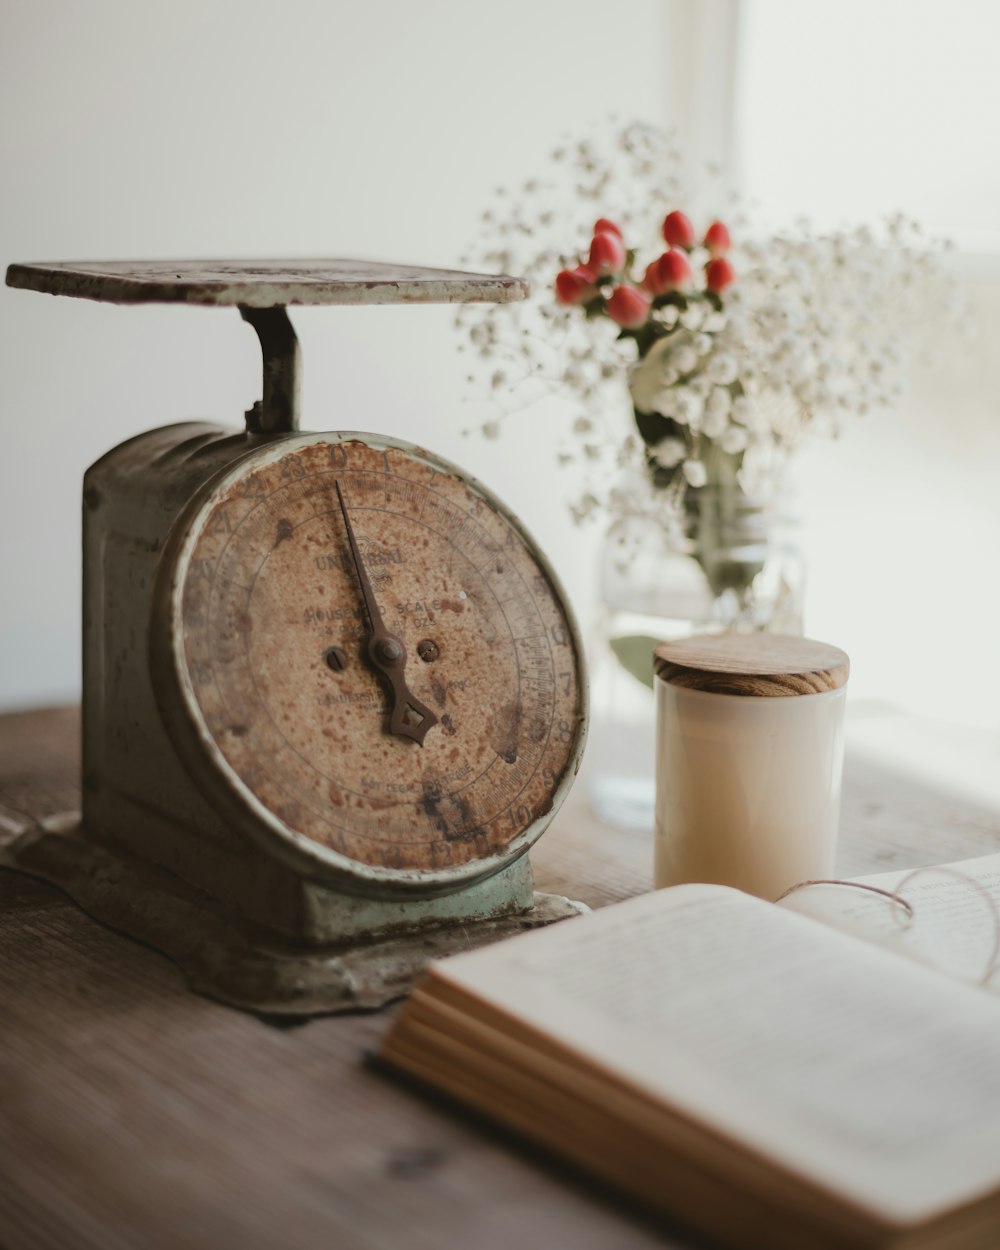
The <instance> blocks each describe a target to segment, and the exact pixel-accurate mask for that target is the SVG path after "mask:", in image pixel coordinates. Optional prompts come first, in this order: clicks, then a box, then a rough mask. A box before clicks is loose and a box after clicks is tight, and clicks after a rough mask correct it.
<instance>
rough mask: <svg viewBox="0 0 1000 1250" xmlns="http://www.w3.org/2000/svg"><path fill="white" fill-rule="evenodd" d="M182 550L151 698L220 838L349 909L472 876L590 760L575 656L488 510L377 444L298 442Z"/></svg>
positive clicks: (556, 593)
mask: <svg viewBox="0 0 1000 1250" xmlns="http://www.w3.org/2000/svg"><path fill="white" fill-rule="evenodd" d="M175 535H176V541H174V550H173V551H172V552H169V553H168V557H169V558H168V559H167V560H166V561H165V570H164V572H163V573H162V574H161V582H162V581H164V580H165V583H166V584H165V586H162V587H161V595H160V597H159V599H158V602H159V604H160V610H159V612H158V613H157V615H160V616H162V618H163V620H164V621H165V622H166V632H165V634H164V633H163V632H162V630H161V646H160V654H162V653H163V651H164V649H165V650H166V653H167V662H166V664H165V665H163V666H161V671H165V672H166V678H165V679H164V680H161V681H159V682H158V686H157V692H158V696H159V698H160V704H161V709H162V710H163V712H164V716H165V719H166V721H167V724H168V727H170V729H171V733H172V737H173V739H174V741H175V743H176V744H177V746H178V749H179V751H180V754H181V755H182V758H184V759H185V761H186V762H187V763H188V766H189V767H190V768H192V769H193V770H194V771H196V773H197V776H198V779H199V780H200V781H201V782H202V783H203V784H204V786H205V787H206V791H207V792H208V797H209V798H210V799H211V798H213V797H215V796H219V795H221V797H222V809H223V811H224V814H225V815H226V817H227V819H229V821H230V823H233V822H234V820H239V821H240V823H241V824H243V825H244V826H245V827H246V828H247V829H248V831H250V832H251V833H252V834H253V835H254V836H256V837H257V839H258V841H260V840H261V839H263V840H264V841H265V842H266V843H267V845H268V846H269V847H271V849H273V850H276V851H277V852H278V853H283V854H285V855H286V856H289V855H290V856H292V857H293V858H294V859H295V860H296V861H297V862H299V863H300V864H302V865H303V866H305V867H306V868H307V869H308V870H309V871H310V872H311V873H312V875H314V876H318V877H322V876H324V875H333V876H339V877H343V876H347V877H351V878H354V879H355V880H356V882H357V883H358V885H359V887H361V888H363V883H364V882H366V881H367V882H369V883H376V884H377V883H380V882H381V883H383V884H384V883H386V882H390V883H398V884H399V885H401V886H403V887H406V886H408V885H411V884H412V885H418V884H421V883H422V884H424V885H427V884H438V885H445V886H446V885H448V884H450V883H453V882H454V883H458V882H462V881H467V880H470V879H473V878H476V877H479V876H484V875H487V874H488V873H490V872H494V871H496V870H497V869H498V868H500V867H502V866H504V865H505V864H506V863H507V862H509V861H510V860H511V859H513V858H515V857H516V856H517V855H518V854H520V853H521V852H522V851H523V850H525V849H526V848H527V846H528V845H530V843H531V842H532V841H533V840H534V839H535V838H536V837H537V836H538V834H540V833H541V832H542V830H543V829H544V827H545V825H546V823H547V822H548V820H549V819H550V818H551V815H552V813H553V812H554V810H555V808H556V807H557V806H558V803H559V802H560V801H561V799H562V797H563V795H564V793H565V791H566V790H567V789H568V787H569V784H570V783H571V781H572V776H573V774H574V772H575V770H576V767H577V764H578V761H579V755H580V752H581V749H582V742H583V736H584V721H585V692H584V689H583V684H584V681H583V670H582V658H581V648H580V644H579V637H578V634H577V630H576V627H575V624H574V622H573V619H572V614H571V612H570V610H569V609H568V607H567V605H566V602H565V599H564V596H563V594H562V591H561V589H560V587H559V585H558V582H557V581H556V579H555V577H554V575H553V574H552V572H551V570H550V569H549V568H548V565H547V564H546V562H545V560H544V557H542V556H541V555H540V553H539V552H538V550H537V548H535V546H534V544H533V543H532V541H531V540H530V538H528V536H527V535H526V534H525V532H524V530H523V529H522V528H521V526H520V525H519V524H518V523H517V521H516V520H515V519H514V518H513V517H512V516H511V515H510V514H509V513H508V512H507V511H506V510H505V509H504V508H503V507H502V505H500V504H499V502H498V501H497V500H496V499H494V498H493V497H492V496H491V495H490V494H489V493H488V492H487V491H486V490H484V489H483V488H482V487H481V486H479V485H478V484H476V483H474V482H472V481H471V480H470V479H469V478H468V477H466V476H465V475H463V474H462V473H461V472H460V471H459V470H457V469H455V468H454V467H453V466H451V465H448V464H447V463H445V462H444V461H441V460H439V459H437V458H436V457H433V456H431V455H429V454H428V453H426V452H423V451H420V450H418V449H416V448H412V447H408V446H406V445H402V444H398V443H395V442H393V441H392V440H388V439H382V438H379V437H377V436H374V435H350V434H327V435H298V436H289V437H288V438H285V439H281V440H279V441H277V442H273V443H268V444H267V445H265V446H262V447H261V448H259V449H257V450H256V451H254V452H252V453H251V454H250V455H248V456H247V457H245V458H243V459H241V460H240V461H239V462H238V464H237V466H236V467H233V468H230V469H228V470H227V471H226V472H225V473H224V474H222V475H221V477H220V478H218V479H216V480H215V481H213V482H212V483H210V485H209V487H207V488H206V490H205V491H204V492H202V495H201V496H200V497H199V499H197V500H196V501H195V503H194V504H193V505H192V507H191V508H190V509H189V510H188V512H187V514H185V515H184V516H183V517H182V518H181V523H180V524H179V526H178V527H177V528H176V530H175ZM352 539H353V545H352ZM364 582H367V594H368V595H369V596H370V599H366V587H365V585H364ZM164 596H165V599H166V602H164ZM371 599H373V600H374V603H371V601H370V600H371ZM373 614H374V615H375V616H380V617H381V620H379V621H375V620H373ZM156 630H157V625H156V621H155V620H154V656H155V655H156V654H157V652H156V650H155V648H156ZM379 631H381V632H379ZM386 637H388V639H389V640H390V642H389V643H388V644H387V643H386V642H385V638H386ZM400 652H401V654H400ZM154 672H155V669H154ZM394 710H395V712H396V716H395V717H394V716H393V711H394ZM394 722H395V724H396V730H397V731H394V729H393V724H394ZM407 735H409V736H407ZM421 737H422V741H420V740H419V739H420V738H421ZM234 813H235V816H234Z"/></svg>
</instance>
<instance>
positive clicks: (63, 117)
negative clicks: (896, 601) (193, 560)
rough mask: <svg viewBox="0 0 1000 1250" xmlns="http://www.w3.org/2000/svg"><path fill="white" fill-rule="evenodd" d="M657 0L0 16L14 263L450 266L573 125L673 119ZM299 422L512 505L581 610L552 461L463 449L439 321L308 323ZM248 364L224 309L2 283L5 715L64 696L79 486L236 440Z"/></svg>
mask: <svg viewBox="0 0 1000 1250" xmlns="http://www.w3.org/2000/svg"><path fill="white" fill-rule="evenodd" d="M666 16H667V11H666V8H665V6H664V5H663V4H662V3H660V2H659V0H627V3H624V4H619V5H617V6H615V9H614V15H613V17H612V16H611V14H610V13H609V9H608V6H607V5H606V4H604V3H598V2H596V0H544V3H538V0H504V3H503V4H493V3H487V2H485V0H422V2H421V3H419V4H415V3H410V2H409V0H365V2H364V3H359V2H358V0H349V2H347V0H286V3H284V4H282V5H275V4H270V3H263V2H262V0H171V2H170V3H169V4H152V3H142V2H137V0H88V3H87V4H79V3H75V2H73V0H7V3H6V4H5V6H4V19H3V37H2V40H0V169H2V170H3V179H4V194H3V207H2V210H0V259H2V261H3V262H4V263H5V264H6V263H9V262H10V261H15V260H45V259H74V258H75V259H94V258H145V257H205V256H212V255H218V256H228V257H232V256H241V255H248V256H254V255H290V256H295V255H299V256H303V255H346V256H361V257H368V258H372V259H394V260H401V261H407V262H410V263H417V264H429V265H444V266H454V265H455V264H456V263H457V260H458V257H459V255H460V254H461V252H462V250H463V248H464V247H465V246H466V244H467V243H468V242H469V241H470V240H471V239H472V238H474V237H475V233H476V227H477V223H478V217H479V214H480V212H481V210H482V209H483V208H484V207H486V206H487V204H488V203H489V201H490V200H491V198H492V193H493V189H494V187H495V186H496V185H498V184H508V185H519V184H520V183H521V182H523V180H524V178H525V177H526V176H528V175H530V174H531V173H533V172H534V173H537V172H538V171H539V169H540V168H542V169H543V168H544V165H545V161H546V155H547V153H548V152H549V150H550V149H551V147H552V146H553V144H554V143H555V142H557V141H558V140H559V139H560V137H561V136H562V135H563V133H564V132H565V131H574V132H579V130H580V129H581V127H586V126H587V125H588V124H590V123H592V122H594V121H597V120H599V119H602V118H603V117H604V116H605V115H606V114H607V113H608V112H609V111H610V110H612V109H613V110H616V111H617V112H618V113H619V114H620V115H621V116H622V117H633V116H634V117H641V118H643V119H645V120H648V121H653V122H659V121H661V120H663V117H662V115H663V112H664V110H665V100H666V88H665V86H664V83H663V75H662V72H661V70H662V64H663V54H662V49H663V47H664V45H665V42H666V34H665V30H666ZM293 319H294V321H295V324H296V326H297V329H298V332H299V337H300V339H301V341H302V346H303V352H304V359H305V379H304V421H303V424H304V425H305V426H306V427H307V428H314V429H322V428H356V429H375V430H379V431H382V432H386V433H391V434H396V435H399V436H401V437H405V438H410V439H415V440H418V441H421V442H423V443H425V444H426V445H428V446H430V447H432V448H434V449H435V450H437V451H439V452H441V453H442V454H444V455H446V456H449V457H451V458H453V459H455V460H457V461H458V462H459V463H462V464H465V465H466V466H467V467H468V468H469V469H470V470H472V471H473V472H475V473H477V474H478V475H479V476H480V477H482V478H483V479H484V480H485V481H486V482H487V483H489V484H490V485H491V486H492V487H493V488H494V489H495V490H497V491H498V492H499V493H500V494H501V495H503V496H504V497H505V498H506V499H507V500H508V501H509V502H510V503H511V505H512V506H513V507H514V508H515V510H516V511H519V512H520V513H521V515H522V516H523V518H524V519H525V520H526V522H527V524H528V525H529V527H530V528H532V529H533V531H534V532H535V534H536V536H537V537H538V538H539V540H540V541H541V542H542V544H543V545H544V546H545V547H546V548H547V549H548V551H549V553H550V555H551V556H552V558H553V560H554V561H555V563H556V565H557V567H559V568H560V570H561V571H562V573H563V574H564V576H565V580H566V581H567V583H568V585H569V589H570V591H571V594H572V596H573V597H574V599H575V600H576V602H577V605H578V608H579V609H580V610H581V614H583V615H586V614H587V611H588V609H589V603H590V596H591V586H592V577H591V569H592V559H591V552H592V550H593V548H594V545H595V543H596V534H594V533H592V534H591V535H590V536H589V538H588V540H587V541H586V542H585V544H584V546H583V548H581V542H580V538H579V535H578V534H577V533H576V532H575V531H574V530H573V529H572V528H571V525H570V522H569V521H568V519H567V516H566V512H565V509H564V508H563V506H562V504H561V499H562V497H564V496H568V495H569V494H571V493H572V492H571V484H570V483H568V482H564V481H559V482H556V483H555V484H554V483H553V478H554V476H555V470H554V468H553V467H552V466H553V457H552V455H550V454H549V447H550V446H551V442H550V439H551V440H552V441H554V432H552V433H550V432H549V431H548V430H546V429H544V428H539V427H538V426H537V425H536V424H534V423H532V425H531V426H530V428H531V430H532V435H533V438H538V443H539V447H538V449H537V450H536V451H533V452H532V454H530V455H525V448H524V447H523V446H518V444H517V441H516V440H511V439H508V440H504V441H502V442H500V443H498V444H485V443H484V442H482V441H481V440H480V439H478V438H470V439H463V438H462V436H461V430H462V428H463V426H464V424H465V417H464V414H463V393H464V392H463V381H462V379H463V377H464V371H463V369H462V367H461V357H459V356H458V355H457V353H456V350H455V348H456V343H457V338H456V335H455V333H454V331H453V330H452V327H451V312H450V311H449V310H448V309H446V308H416V309H415V308H395V309H393V308H388V309H361V310H354V309H305V310H301V311H298V312H293ZM259 368H260V365H259V352H258V349H257V345H256V339H255V337H254V335H253V332H252V331H251V330H250V328H249V327H247V326H245V325H243V323H242V322H241V321H240V319H239V316H238V314H237V312H236V311H235V310H229V309H226V310H221V309H196V308H170V307H155V306H150V307H140V308H124V309H122V308H116V307H112V306H110V305H102V304H95V303H89V302H86V301H81V300H68V299H53V298H51V297H48V296H43V295H37V294H34V293H30V292H23V291H11V290H7V289H6V288H4V289H2V290H0V371H2V373H0V376H2V409H0V708H10V707H15V706H19V705H27V704H32V703H37V702H41V701H54V700H62V699H68V698H73V697H75V695H76V692H77V687H78V681H79V665H78V656H77V651H78V616H79V607H78V597H79V567H78V560H79V556H78V552H79V519H78V510H79V503H78V501H79V487H80V478H81V475H82V473H83V471H84V469H85V467H86V466H87V464H88V463H90V462H91V461H92V460H94V459H95V458H96V457H97V456H99V455H100V454H101V453H102V452H104V451H105V450H106V449H107V448H108V447H110V446H112V445H114V444H115V443H117V442H119V441H120V440H122V439H124V438H127V437H129V436H131V435H133V434H135V433H138V432H139V431H141V430H143V429H146V428H148V427H151V426H155V425H158V424H163V423H167V422H170V421H176V420H182V419H186V418H189V417H192V416H201V417H209V418H212V419H217V420H219V421H220V422H222V423H227V424H228V423H239V422H240V420H241V419H242V413H243V410H244V409H245V408H246V407H248V406H249V404H250V403H251V402H252V401H253V400H254V399H255V398H257V397H258V394H259Z"/></svg>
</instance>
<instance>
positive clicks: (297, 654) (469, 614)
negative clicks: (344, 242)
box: [3, 261, 586, 1014]
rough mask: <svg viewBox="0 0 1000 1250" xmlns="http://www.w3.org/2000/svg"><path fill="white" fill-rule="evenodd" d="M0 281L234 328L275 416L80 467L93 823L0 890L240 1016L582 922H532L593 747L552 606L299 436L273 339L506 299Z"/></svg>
mask: <svg viewBox="0 0 1000 1250" xmlns="http://www.w3.org/2000/svg"><path fill="white" fill-rule="evenodd" d="M206 275H208V276H206ZM8 283H10V284H12V285H19V286H27V287H32V288H34V289H39V290H47V291H50V292H52V293H62V294H76V295H84V296H87V297H91V298H99V299H112V300H116V301H118V302H146V301H149V300H163V299H169V298H172V299H183V300H184V301H185V302H195V303H210V304H213V303H214V304H235V305H237V306H238V307H239V308H240V311H241V313H242V315H243V317H244V319H245V320H247V321H249V322H250V323H251V324H252V325H253V326H254V328H255V329H256V330H257V333H258V335H259V337H260V340H261V345H262V348H263V353H264V397H263V399H262V401H261V402H260V403H258V404H256V405H255V406H254V407H253V408H252V409H251V410H250V412H248V413H247V414H246V429H245V430H241V431H234V430H226V429H222V428H220V427H218V426H215V425H210V424H206V423H202V422H186V423H183V424H178V425H171V426H167V427H164V428H162V429H157V430H152V431H149V432H147V433H145V434H141V435H139V436H137V437H135V438H133V439H130V440H129V441H127V442H125V443H123V444H121V445H120V446H119V447H116V448H114V449H113V450H112V451H110V452H108V453H107V454H106V455H105V456H103V457H102V458H101V459H100V460H98V461H97V462H96V463H95V464H94V465H93V466H92V467H91V468H90V469H89V470H88V472H87V474H86V477H85V480H84V488H83V552H84V578H83V585H84V594H83V743H82V761H83V775H82V811H81V813H80V814H79V816H77V815H76V814H72V815H68V816H66V817H62V818H58V819H56V820H55V821H52V822H49V823H48V825H47V826H46V827H45V828H39V829H36V830H32V831H29V832H28V833H27V834H23V835H21V837H20V838H19V839H18V840H17V841H16V842H15V843H14V844H13V845H11V846H8V847H7V848H6V850H5V851H4V853H3V862H4V863H6V864H8V865H10V866H13V867H15V868H19V869H21V870H24V871H28V872H33V873H35V874H37V875H40V876H43V877H45V878H46V879H48V880H50V881H53V882H55V883H56V884H58V885H60V886H61V887H62V888H63V889H65V890H66V891H67V892H68V893H70V894H71V895H72V896H73V897H74V898H75V899H76V900H77V901H78V902H79V903H80V905H81V906H83V907H84V909H85V910H87V911H89V912H90V913H91V914H93V915H95V916H96V917H97V918H98V919H100V920H103V921H105V922H106V923H109V924H111V925H112V926H114V927H116V928H119V929H121V930H123V931H125V932H127V933H130V934H131V935H133V936H135V937H138V938H139V939H141V940H143V941H146V942H148V943H149V944H151V945H153V946H155V947H157V948H158V949H160V950H163V951H164V952H165V953H167V954H168V955H170V956H171V957H172V958H174V959H175V961H177V962H178V963H179V964H180V965H181V967H182V968H183V969H184V970H185V972H186V973H187V975H188V979H189V981H190V983H191V984H192V987H193V988H195V989H198V990H201V991H203V992H206V993H208V994H211V995H213V996H214V997H217V998H220V999H223V1000H224V1001H227V1002H230V1003H233V1004H235V1005H239V1006H243V1007H247V1008H250V1009H252V1010H257V1011H261V1012H279V1013H290V1014H309V1013H312V1012H316V1011H336V1010H350V1009H357V1008H370V1007H374V1006H378V1005H380V1004H381V1003H382V1002H385V1001H387V1000H388V999H390V998H392V997H396V996H398V995H399V994H400V993H402V992H405V990H406V989H407V988H408V987H409V985H410V984H411V983H412V980H413V979H414V978H415V976H416V975H418V974H419V972H420V970H421V969H422V967H423V966H424V964H425V963H426V961H427V959H428V958H431V957H433V956H436V955H440V954H445V953H449V952H450V951H452V950H458V949H465V948H467V947H468V946H470V945H475V944H478V943H480V942H484V941H490V940H495V939H496V938H498V937H502V936H504V935H505V934H507V933H511V932H516V931H518V930H520V929H523V928H526V927H532V926H534V925H537V924H543V923H548V922H549V921H551V920H554V919H560V918H562V917H564V916H566V915H571V914H575V913H576V912H578V911H579V910H580V909H581V908H580V905H579V904H575V903H572V902H570V901H569V900H565V899H561V898H557V897H553V896H546V895H536V894H535V893H534V890H533V882H532V873H531V866H530V862H529V858H528V855H527V853H526V852H527V850H528V848H529V847H530V846H531V844H532V843H533V842H534V841H535V840H536V839H537V837H538V836H540V834H541V833H542V832H543V831H544V829H545V827H546V826H547V824H548V823H549V821H550V820H551V818H552V816H553V815H554V813H555V811H556V810H557V808H558V806H559V804H560V803H561V801H562V799H563V797H564V796H565V794H566V792H567V791H568V789H569V787H570V786H571V784H572V781H573V778H574V776H575V773H576V770H577V768H578V766H579V762H580V757H581V753H582V748H583V742H584V737H585V724H586V679H585V672H584V668H583V650H582V646H581V643H580V638H579V634H578V631H577V628H576V625H575V622H574V620H573V616H572V612H571V609H570V608H569V606H568V603H567V601H566V599H565V595H564V594H563V592H562V590H561V587H560V586H559V582H558V579H557V577H556V575H555V574H554V572H553V571H552V569H551V568H550V567H549V565H548V563H547V561H546V560H545V557H544V556H543V555H542V553H541V552H540V551H539V550H538V548H537V547H536V545H535V544H534V542H533V541H532V540H531V538H530V536H529V535H528V534H527V533H526V532H525V531H524V529H523V527H522V526H521V525H520V523H519V522H518V520H517V519H516V517H515V516H514V515H513V514H512V513H511V512H510V511H509V510H508V509H506V508H505V506H504V505H503V504H502V503H501V501H499V500H498V499H496V498H495V497H494V496H493V495H492V494H491V493H490V492H489V491H488V490H486V488H484V487H483V486H481V485H480V484H479V483H477V482H475V481H474V480H472V479H471V478H469V477H468V475H466V474H464V473H463V472H462V471H461V470H459V469H457V468H456V467H455V466H454V465H451V464H450V463H448V462H447V461H445V460H442V459H441V458H440V457H437V456H435V455H433V454H432V453H430V452H427V451H424V450H423V449H421V448H418V447H413V446H411V445H409V444H406V443H403V442H401V441H399V440H395V439H392V438H388V437H386V436H382V435H378V434H366V433H355V432H343V431H337V432H332V433H301V432H299V431H298V428H297V426H298V421H297V395H298V346H297V342H296V340H295V336H294V332H293V331H292V329H291V325H290V323H289V321H288V319H287V315H286V314H285V311H284V305H285V304H286V303H293V302H299V303H362V302H389V301H397V300H403V301H407V302H431V301H435V302H436V301H440V300H443V299H447V300H467V299H497V300H503V299H510V298H520V297H521V296H522V294H523V290H522V288H521V286H520V285H519V284H518V283H517V281H516V280H514V279H509V278H504V277H500V278H496V277H490V276H480V275H470V274H454V273H450V272H446V271H435V270H419V269H406V270H403V269H393V268H390V267H382V266H377V265H362V264H361V263H352V262H337V261H330V262H303V263H302V264H301V265H298V266H295V267H294V268H290V267H289V266H287V265H283V264H282V263H281V262H254V263H251V264H243V263H237V262H233V263H232V264H227V265H213V266H209V267H206V266H204V265H199V266H197V267H195V266H191V265H183V264H181V265H169V266H168V265H160V266H154V265H127V264H124V263H119V264H107V265H95V266H92V267H88V266H80V265H72V266H54V265H52V266H41V265H39V266H12V268H11V270H10V271H9V272H8ZM366 586H367V589H366ZM366 596H370V597H366ZM383 617H384V619H383ZM378 631H381V632H378ZM383 635H384V636H383ZM387 657H388V658H387Z"/></svg>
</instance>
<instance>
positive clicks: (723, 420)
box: [701, 405, 729, 438]
mask: <svg viewBox="0 0 1000 1250" xmlns="http://www.w3.org/2000/svg"><path fill="white" fill-rule="evenodd" d="M728 425H729V417H728V416H727V414H726V413H724V412H719V411H717V410H716V411H714V412H712V411H709V408H708V406H707V405H706V407H705V415H704V416H703V417H702V419H701V432H702V434H707V435H708V437H709V438H718V437H719V435H720V434H721V433H722V432H723V430H725V429H726V427H727V426H728Z"/></svg>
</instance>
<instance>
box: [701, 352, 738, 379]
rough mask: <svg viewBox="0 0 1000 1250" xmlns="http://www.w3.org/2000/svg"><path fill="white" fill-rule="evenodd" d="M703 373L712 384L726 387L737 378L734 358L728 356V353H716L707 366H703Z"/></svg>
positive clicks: (736, 366)
mask: <svg viewBox="0 0 1000 1250" xmlns="http://www.w3.org/2000/svg"><path fill="white" fill-rule="evenodd" d="M705 372H706V373H707V374H708V376H709V377H710V378H711V379H712V381H713V382H718V383H720V384H721V385H723V386H728V385H729V383H730V382H735V381H736V379H737V377H738V376H739V367H738V365H737V364H736V357H735V356H732V355H730V354H729V352H716V353H715V355H714V356H711V357H710V358H709V361H708V364H707V365H706V366H705Z"/></svg>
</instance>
